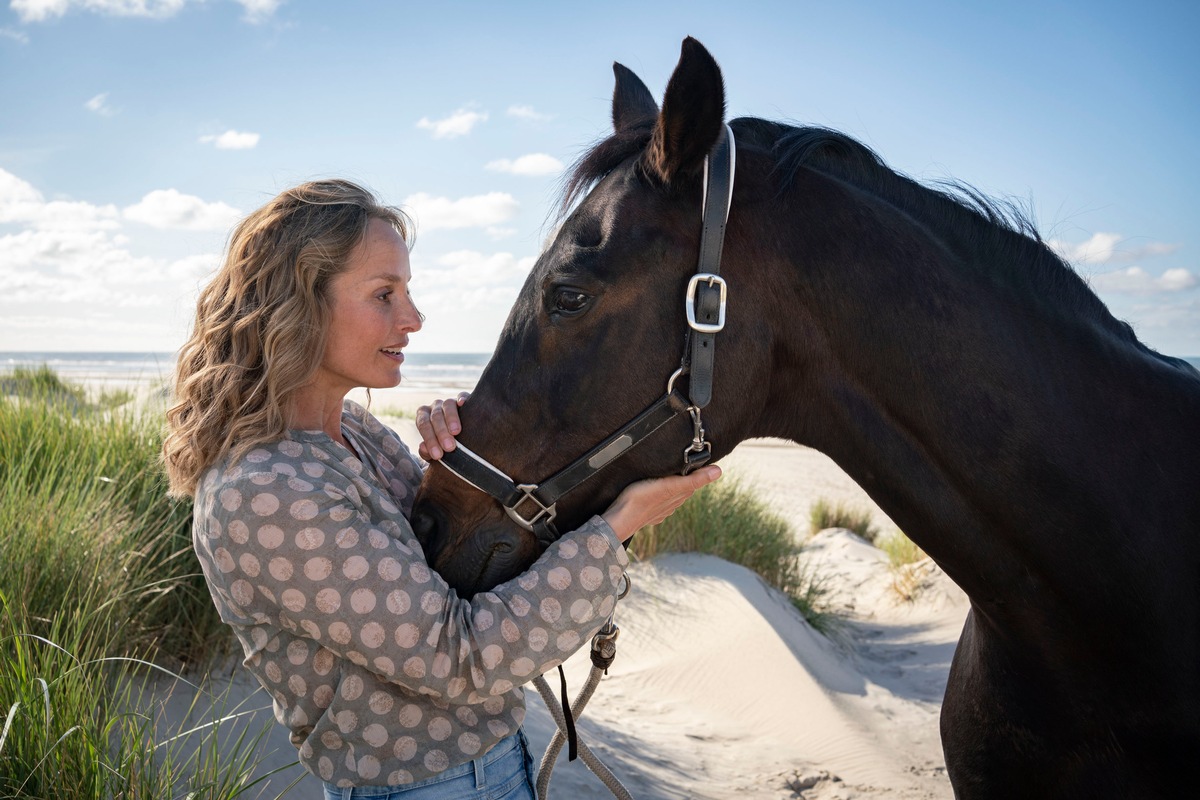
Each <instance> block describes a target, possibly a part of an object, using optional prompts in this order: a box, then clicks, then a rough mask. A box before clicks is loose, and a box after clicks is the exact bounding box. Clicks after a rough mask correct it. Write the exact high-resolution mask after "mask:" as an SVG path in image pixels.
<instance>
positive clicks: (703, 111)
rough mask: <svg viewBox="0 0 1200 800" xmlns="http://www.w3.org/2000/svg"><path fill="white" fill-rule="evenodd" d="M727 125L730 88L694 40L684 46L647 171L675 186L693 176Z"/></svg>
mask: <svg viewBox="0 0 1200 800" xmlns="http://www.w3.org/2000/svg"><path fill="white" fill-rule="evenodd" d="M724 123H725V82H724V80H722V78H721V68H720V67H718V66H717V62H716V61H715V60H714V59H713V57H712V56H711V55H710V54H709V52H708V51H707V50H705V49H704V45H702V44H700V43H699V42H697V41H696V40H695V39H693V38H692V37H690V36H689V37H688V38H686V39H684V40H683V49H682V52H681V53H680V54H679V64H678V65H676V67H675V72H674V73H673V74H672V75H671V80H670V81H669V82H668V83H667V93H666V95H665V96H664V97H663V105H662V113H660V114H659V115H658V122H657V123H655V126H654V134H653V136H652V137H651V139H650V147H649V149H648V150H647V151H646V161H645V165H646V167H647V168H648V171H649V172H650V173H651V174H652V175H655V176H656V177H658V178H659V179H661V180H662V181H663V182H664V183H670V182H671V180H672V179H673V178H675V177H676V176H678V175H680V174H684V173H689V172H693V171H695V170H698V169H699V168H700V165H701V164H703V163H704V156H705V155H707V154H708V151H709V150H711V149H712V146H713V145H714V144H716V141H717V137H719V136H720V135H721V126H722V125H723V124H724Z"/></svg>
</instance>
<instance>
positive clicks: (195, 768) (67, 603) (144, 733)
mask: <svg viewBox="0 0 1200 800" xmlns="http://www.w3.org/2000/svg"><path fill="white" fill-rule="evenodd" d="M118 401H119V402H118ZM117 406H119V407H117ZM161 429H162V422H161V419H156V418H154V417H153V416H148V415H145V414H141V413H139V412H137V411H135V410H133V409H131V408H130V407H129V405H128V403H127V398H122V397H120V396H114V395H108V396H102V397H99V398H94V399H93V398H91V397H88V396H87V394H86V392H85V391H84V390H83V389H82V388H80V387H77V386H73V385H71V384H68V383H66V382H64V381H62V380H61V379H60V378H59V377H58V376H57V375H55V374H54V373H53V372H52V371H51V370H49V369H46V368H41V369H38V370H16V371H14V372H12V373H10V374H7V375H3V376H0V554H2V555H0V715H2V717H0V797H4V798H31V799H32V798H44V799H47V800H49V799H53V800H58V799H59V798H63V799H64V800H74V799H75V798H79V799H80V800H83V799H84V798H87V799H91V798H96V799H97V800H99V799H100V798H105V799H106V800H107V798H135V797H136V798H158V797H173V796H180V795H179V786H180V784H186V785H188V786H191V787H194V788H195V789H197V790H198V791H199V793H198V794H197V795H196V796H203V797H214V798H217V797H220V798H225V797H235V796H237V794H238V793H239V792H244V791H245V790H246V788H247V785H248V783H249V781H248V779H247V777H246V776H247V775H248V769H247V764H248V760H249V756H248V755H247V754H245V753H243V754H241V755H240V756H236V755H235V757H234V758H233V759H232V761H231V762H226V763H222V764H219V765H217V764H216V762H215V761H214V760H213V756H212V750H213V748H214V747H215V744H206V743H205V742H204V741H200V742H199V744H197V736H199V738H200V739H201V740H203V739H204V738H205V737H206V736H209V735H212V736H213V737H214V739H213V741H214V742H215V733H216V729H215V728H214V729H212V730H204V731H197V732H195V734H194V735H190V736H178V735H176V734H175V733H166V734H164V733H162V732H161V731H159V729H158V728H159V726H158V721H157V720H155V719H154V718H153V716H152V715H151V714H149V712H145V711H139V710H138V708H139V706H140V705H145V703H144V702H143V700H144V698H143V697H142V692H143V691H144V689H142V688H139V687H144V686H145V685H146V675H147V674H148V673H147V671H148V670H152V669H155V668H166V667H171V668H175V669H178V668H179V667H181V666H183V665H186V664H189V663H193V662H197V661H203V660H207V659H208V658H209V657H211V656H212V655H213V654H214V653H218V652H220V651H222V650H223V649H224V648H226V647H227V646H228V641H229V639H228V635H227V633H226V632H225V630H224V629H223V626H221V624H220V620H219V618H218V617H217V614H216V611H215V609H214V608H213V605H212V601H211V600H210V598H209V596H208V591H207V589H206V588H205V585H204V579H203V575H202V574H201V573H200V570H199V565H198V563H197V562H196V560H195V558H194V555H193V553H192V549H191V534H190V517H191V509H190V504H188V503H178V502H174V501H171V500H168V499H167V498H166V484H165V476H164V475H163V474H162V472H161V469H160V468H159V466H158V452H159V448H160V446H161V435H162V433H161ZM164 736H165V738H163V737H164ZM246 744H247V746H249V743H246ZM185 745H186V747H185ZM181 748H182V749H181ZM236 752H237V750H236V748H235V753H236ZM247 752H248V751H247ZM185 753H186V755H184V754H185Z"/></svg>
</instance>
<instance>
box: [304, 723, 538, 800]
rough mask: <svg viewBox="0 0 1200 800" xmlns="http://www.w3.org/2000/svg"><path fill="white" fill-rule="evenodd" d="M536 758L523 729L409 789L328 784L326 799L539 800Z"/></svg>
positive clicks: (405, 787)
mask: <svg viewBox="0 0 1200 800" xmlns="http://www.w3.org/2000/svg"><path fill="white" fill-rule="evenodd" d="M535 780H536V776H535V775H534V767H533V757H532V756H530V755H529V742H528V741H527V740H526V739H525V733H524V732H523V731H521V730H520V729H518V730H517V732H516V733H514V734H513V735H512V736H508V737H505V738H504V739H501V740H500V741H499V742H497V743H496V746H495V747H493V748H492V749H491V750H489V751H487V752H486V753H484V754H483V755H482V756H480V757H479V758H477V759H475V760H474V761H468V762H467V763H466V764H459V765H458V766H457V767H451V768H450V769H448V770H446V771H445V772H443V773H441V774H440V775H438V776H437V777H434V778H429V779H427V780H424V781H421V782H419V783H413V784H409V785H407V786H355V787H346V788H340V787H337V786H334V785H333V784H332V783H326V784H325V800H536V798H537V792H536V789H535V786H534V781H535Z"/></svg>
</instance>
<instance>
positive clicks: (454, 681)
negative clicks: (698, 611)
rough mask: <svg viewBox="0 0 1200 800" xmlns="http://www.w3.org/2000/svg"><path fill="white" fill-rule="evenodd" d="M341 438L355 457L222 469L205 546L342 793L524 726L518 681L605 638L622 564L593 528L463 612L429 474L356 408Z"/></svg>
mask: <svg viewBox="0 0 1200 800" xmlns="http://www.w3.org/2000/svg"><path fill="white" fill-rule="evenodd" d="M342 425H343V432H344V433H345V434H346V436H347V438H348V440H349V441H350V442H351V443H352V444H353V445H354V447H355V450H356V451H357V454H356V453H355V452H354V451H351V450H347V449H346V448H345V447H343V446H342V445H340V444H338V443H336V442H335V441H334V440H333V439H332V438H330V437H329V436H328V435H326V434H325V433H323V432H320V431H289V432H288V434H287V437H286V438H284V439H283V440H281V441H279V442H277V443H275V444H272V445H270V446H264V447H261V448H259V449H256V450H253V451H251V452H250V453H249V454H247V455H246V456H245V457H244V458H242V459H241V460H240V461H238V462H237V463H234V464H228V463H222V464H218V465H216V466H215V467H214V468H212V469H210V470H209V471H208V472H207V474H206V475H205V476H204V477H203V479H202V481H201V483H200V486H199V487H198V489H197V493H196V504H195V519H194V527H193V541H194V544H195V548H196V553H197V554H198V555H199V557H200V563H201V565H202V566H203V568H204V575H205V578H206V579H207V581H208V587H209V590H210V591H211V593H212V597H213V602H214V603H215V604H216V606H217V609H218V610H219V611H220V613H221V618H222V619H223V620H224V621H225V622H226V623H227V624H229V625H230V626H231V627H232V628H233V630H234V633H235V634H236V635H237V638H238V640H239V641H240V642H241V645H242V648H243V649H244V650H245V654H246V659H245V662H244V663H245V665H246V667H247V669H249V670H250V672H252V673H253V674H254V675H255V676H256V677H257V678H258V680H259V681H260V682H261V683H262V685H263V687H264V688H265V689H266V690H267V692H268V693H269V694H270V695H271V696H272V697H273V698H274V706H275V717H276V718H277V719H278V720H279V721H280V722H281V723H283V724H284V725H286V726H287V727H288V728H289V729H290V730H291V739H292V743H293V744H294V745H296V747H297V748H299V751H300V761H301V762H302V763H303V764H304V766H305V767H306V768H307V769H308V770H309V771H310V772H312V773H313V774H315V775H317V776H319V777H320V778H322V779H323V780H326V781H331V782H334V783H337V784H340V785H343V786H346V785H354V786H380V785H401V784H406V783H411V782H414V781H421V780H424V779H426V778H430V777H432V776H434V775H436V774H437V773H439V772H441V771H443V770H445V769H447V768H448V767H451V766H456V765H458V764H461V763H463V762H466V761H469V760H471V759H473V758H476V757H478V756H480V755H482V754H483V753H485V752H487V750H488V749H490V748H491V747H492V746H493V745H494V744H495V743H496V742H498V741H499V740H500V739H502V738H504V737H506V736H508V735H510V734H512V733H513V732H514V731H516V729H517V727H518V726H520V724H521V721H522V719H523V718H524V715H525V699H524V693H523V690H522V688H521V684H523V683H525V682H526V681H529V680H531V679H533V677H534V676H536V675H538V674H541V673H542V672H545V671H546V670H548V669H551V668H553V667H555V666H557V665H558V664H560V663H561V662H562V661H563V660H564V659H566V658H567V657H568V656H569V655H570V654H571V653H573V652H574V651H575V650H577V649H578V648H579V647H580V646H581V645H582V644H584V643H585V642H587V641H588V639H589V638H590V637H591V635H592V634H593V633H594V632H595V631H596V630H597V629H599V627H600V626H601V625H602V624H603V622H604V620H605V619H606V618H607V616H608V615H609V613H611V612H612V609H613V605H614V603H615V602H616V592H617V587H618V585H619V584H620V578H621V574H622V573H623V572H624V569H625V567H626V565H627V564H628V560H627V558H626V556H625V551H624V549H623V548H622V547H621V546H620V544H619V543H618V541H617V538H616V536H615V535H614V534H613V532H612V529H611V528H609V527H608V525H607V523H605V522H604V520H603V519H601V518H600V517H593V518H592V519H591V520H589V521H588V522H587V523H586V524H585V525H583V526H582V527H581V528H579V529H578V530H576V531H573V532H571V533H568V534H566V535H565V536H563V537H562V538H561V539H560V540H559V541H558V542H556V543H555V544H554V545H552V546H551V547H550V548H549V549H548V550H547V551H546V553H545V554H543V555H542V557H541V558H540V559H539V560H538V561H537V562H536V563H535V564H534V565H533V566H532V567H531V568H530V569H529V570H528V571H527V572H525V573H523V574H522V575H520V576H518V577H517V578H515V579H513V580H511V581H509V582H507V583H504V584H501V585H500V586H497V587H496V588H495V589H493V590H492V591H490V592H482V593H480V594H477V595H476V596H475V597H474V598H472V599H471V600H470V601H467V600H463V599H461V598H459V597H458V596H457V594H456V593H455V592H454V590H453V589H451V588H450V587H449V586H448V585H447V584H446V582H445V581H443V580H442V578H441V576H439V575H438V574H437V573H436V572H434V571H433V570H431V569H430V568H429V567H428V566H427V565H426V563H425V557H424V554H423V552H422V550H421V545H420V544H419V543H418V542H417V540H416V538H415V537H414V536H413V533H412V529H411V528H410V527H409V524H408V521H407V519H406V518H407V516H408V514H409V513H410V512H411V510H412V501H413V494H414V493H415V491H416V488H417V484H418V483H419V482H420V479H421V465H420V462H418V461H417V460H416V459H415V458H414V457H413V455H412V454H411V453H410V452H409V450H408V448H407V447H405V445H404V444H403V442H401V441H400V439H399V437H397V436H396V434H395V433H394V432H392V431H391V430H389V429H388V428H386V427H385V426H384V425H382V424H381V423H380V422H379V421H378V420H376V419H375V418H374V417H372V416H370V415H369V414H368V413H367V412H366V411H365V410H364V409H362V408H361V407H360V406H357V405H355V404H354V403H351V402H347V403H346V406H345V409H344V411H343V415H342ZM359 455H361V459H360V458H359Z"/></svg>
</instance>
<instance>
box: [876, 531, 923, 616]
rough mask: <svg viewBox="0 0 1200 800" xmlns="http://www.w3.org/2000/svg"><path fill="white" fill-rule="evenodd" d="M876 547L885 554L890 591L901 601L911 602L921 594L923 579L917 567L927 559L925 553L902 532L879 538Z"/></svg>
mask: <svg viewBox="0 0 1200 800" xmlns="http://www.w3.org/2000/svg"><path fill="white" fill-rule="evenodd" d="M877 546H878V547H879V549H880V550H882V551H883V552H884V553H886V554H887V557H888V568H889V569H890V570H891V573H892V591H893V592H895V593H896V595H897V596H898V597H899V598H900V599H901V600H904V601H906V602H912V601H913V600H915V599H916V598H917V595H918V594H920V593H921V587H922V585H923V577H922V572H921V570H920V569H919V567H918V565H919V564H920V563H921V562H922V561H924V560H925V559H926V558H927V556H926V555H925V551H924V550H922V549H921V548H920V547H918V546H917V545H916V543H915V542H913V540H912V539H909V538H908V537H907V536H905V535H904V533H903V532H902V531H895V532H894V533H892V534H891V535H889V536H885V537H881V539H880V541H879V542H878V543H877Z"/></svg>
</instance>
